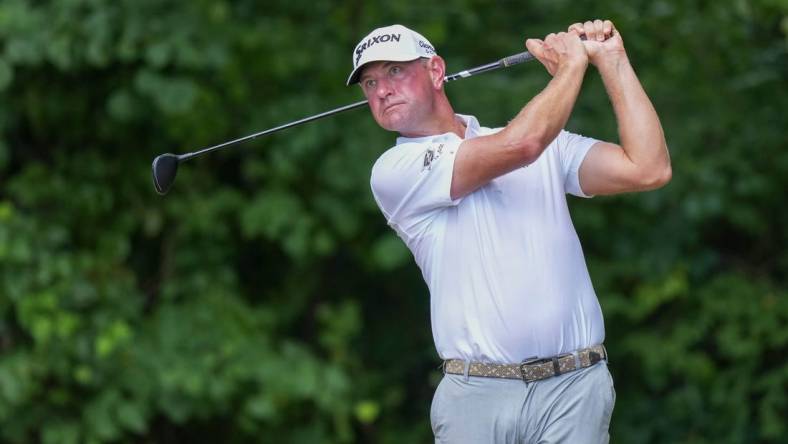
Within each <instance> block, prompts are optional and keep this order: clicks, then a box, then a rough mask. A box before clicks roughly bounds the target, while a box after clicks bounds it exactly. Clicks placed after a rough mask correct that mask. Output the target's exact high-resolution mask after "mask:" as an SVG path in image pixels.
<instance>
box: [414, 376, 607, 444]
mask: <svg viewBox="0 0 788 444" xmlns="http://www.w3.org/2000/svg"><path fill="white" fill-rule="evenodd" d="M615 399H616V393H615V390H614V389H613V379H612V378H611V376H610V372H609V371H608V369H607V362H606V361H600V362H599V363H597V364H595V365H592V366H591V367H587V368H584V369H580V370H576V371H573V372H569V373H565V374H563V375H560V376H555V377H552V378H548V379H543V380H541V381H535V382H529V383H525V382H523V381H520V380H516V379H500V378H483V377H477V376H464V375H450V374H446V375H444V376H443V379H442V380H441V382H440V384H438V388H437V389H436V390H435V395H434V396H433V399H432V407H431V409H430V421H431V423H432V432H433V434H434V435H435V442H436V443H448V444H464V443H468V444H486V443H495V444H499V443H500V444H503V443H507V444H508V443H513V444H514V443H517V444H531V443H533V444H548V443H572V444H584V443H589V444H590V443H594V444H596V443H607V442H608V441H609V439H610V437H609V434H608V427H609V425H610V417H611V415H612V413H613V405H614V404H615Z"/></svg>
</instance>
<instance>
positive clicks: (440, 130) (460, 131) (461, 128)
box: [400, 106, 466, 139]
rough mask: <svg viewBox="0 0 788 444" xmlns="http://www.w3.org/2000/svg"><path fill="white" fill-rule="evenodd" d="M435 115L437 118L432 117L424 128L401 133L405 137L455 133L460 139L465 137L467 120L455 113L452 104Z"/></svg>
mask: <svg viewBox="0 0 788 444" xmlns="http://www.w3.org/2000/svg"><path fill="white" fill-rule="evenodd" d="M433 116H434V117H435V118H434V119H431V121H430V122H429V123H427V124H426V125H424V126H423V127H422V128H419V129H418V130H414V131H408V132H400V135H401V136H403V137H426V136H435V135H439V134H446V133H454V134H456V135H457V137H459V138H460V139H464V138H465V129H466V125H465V121H463V120H462V119H461V118H460V117H458V116H457V115H456V114H454V110H452V109H451V106H448V107H447V108H444V109H443V110H441V111H440V112H438V113H435V114H433Z"/></svg>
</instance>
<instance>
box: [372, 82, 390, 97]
mask: <svg viewBox="0 0 788 444" xmlns="http://www.w3.org/2000/svg"><path fill="white" fill-rule="evenodd" d="M391 93H392V89H391V82H389V81H388V80H385V79H381V80H378V82H377V85H375V95H377V96H378V97H379V98H381V99H385V98H386V97H388V96H390V95H391Z"/></svg>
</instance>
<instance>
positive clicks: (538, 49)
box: [525, 39, 544, 59]
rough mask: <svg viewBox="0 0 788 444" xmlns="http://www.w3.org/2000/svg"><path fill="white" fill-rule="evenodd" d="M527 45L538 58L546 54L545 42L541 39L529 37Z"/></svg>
mask: <svg viewBox="0 0 788 444" xmlns="http://www.w3.org/2000/svg"><path fill="white" fill-rule="evenodd" d="M525 47H526V49H528V51H529V52H530V53H531V54H533V55H534V57H536V58H537V59H540V58H542V57H543V56H544V42H543V41H542V40H539V39H528V40H526V41H525Z"/></svg>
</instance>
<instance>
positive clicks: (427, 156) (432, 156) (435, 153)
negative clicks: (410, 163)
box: [422, 143, 443, 171]
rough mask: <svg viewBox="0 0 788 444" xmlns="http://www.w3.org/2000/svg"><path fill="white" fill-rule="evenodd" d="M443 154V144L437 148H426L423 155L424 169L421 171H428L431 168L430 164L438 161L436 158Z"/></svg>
mask: <svg viewBox="0 0 788 444" xmlns="http://www.w3.org/2000/svg"><path fill="white" fill-rule="evenodd" d="M441 153H443V144H442V143H441V144H439V145H438V146H437V147H429V148H427V152H426V153H424V168H422V171H425V170H429V169H431V167H432V162H433V161H435V160H438V158H439V157H440V156H441Z"/></svg>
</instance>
